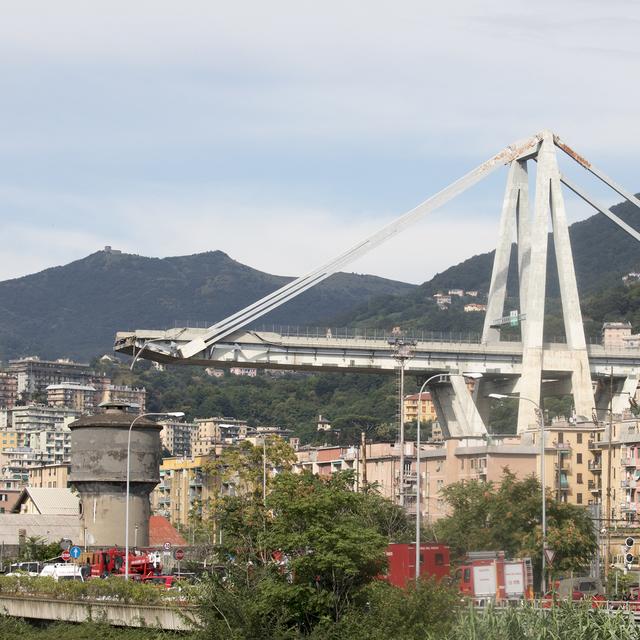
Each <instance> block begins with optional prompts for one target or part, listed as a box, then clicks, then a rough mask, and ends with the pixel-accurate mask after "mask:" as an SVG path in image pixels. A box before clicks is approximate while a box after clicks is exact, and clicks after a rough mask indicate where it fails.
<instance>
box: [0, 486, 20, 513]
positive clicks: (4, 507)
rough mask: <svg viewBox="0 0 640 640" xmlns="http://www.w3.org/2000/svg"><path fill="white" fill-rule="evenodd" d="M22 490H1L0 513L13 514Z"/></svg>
mask: <svg viewBox="0 0 640 640" xmlns="http://www.w3.org/2000/svg"><path fill="white" fill-rule="evenodd" d="M21 493H22V489H18V488H16V489H0V513H11V512H12V511H13V507H14V506H15V504H16V502H17V501H18V498H19V497H20V494H21Z"/></svg>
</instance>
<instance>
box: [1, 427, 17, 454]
mask: <svg viewBox="0 0 640 640" xmlns="http://www.w3.org/2000/svg"><path fill="white" fill-rule="evenodd" d="M17 446H18V432H17V431H7V430H6V429H2V430H0V451H2V450H4V449H15V448H16V447H17Z"/></svg>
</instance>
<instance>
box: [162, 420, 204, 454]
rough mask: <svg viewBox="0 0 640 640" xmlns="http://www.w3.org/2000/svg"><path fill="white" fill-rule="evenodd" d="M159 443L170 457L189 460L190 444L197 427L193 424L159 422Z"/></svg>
mask: <svg viewBox="0 0 640 640" xmlns="http://www.w3.org/2000/svg"><path fill="white" fill-rule="evenodd" d="M159 424H160V425H162V431H161V432H160V442H161V443H162V447H163V449H166V450H167V451H168V452H169V453H170V454H171V455H172V456H177V457H183V458H190V457H191V443H192V440H193V439H195V438H194V436H195V434H196V433H197V425H196V424H195V423H193V422H175V421H165V422H160V423H159Z"/></svg>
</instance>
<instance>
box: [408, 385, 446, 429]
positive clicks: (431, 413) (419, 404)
mask: <svg viewBox="0 0 640 640" xmlns="http://www.w3.org/2000/svg"><path fill="white" fill-rule="evenodd" d="M418 396H420V397H418ZM418 413H420V422H421V423H423V424H424V423H426V422H433V421H435V420H437V419H438V416H437V414H436V407H435V405H434V403H433V399H432V397H431V394H430V393H429V392H428V391H425V392H424V393H422V394H418V393H413V394H411V395H407V396H405V397H404V421H405V422H416V420H417V419H418Z"/></svg>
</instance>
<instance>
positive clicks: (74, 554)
mask: <svg viewBox="0 0 640 640" xmlns="http://www.w3.org/2000/svg"><path fill="white" fill-rule="evenodd" d="M81 553H82V549H81V548H80V547H79V546H78V545H75V544H74V545H73V547H71V549H69V554H70V555H71V557H72V558H73V559H74V560H77V559H78V558H79V557H80V554H81Z"/></svg>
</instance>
